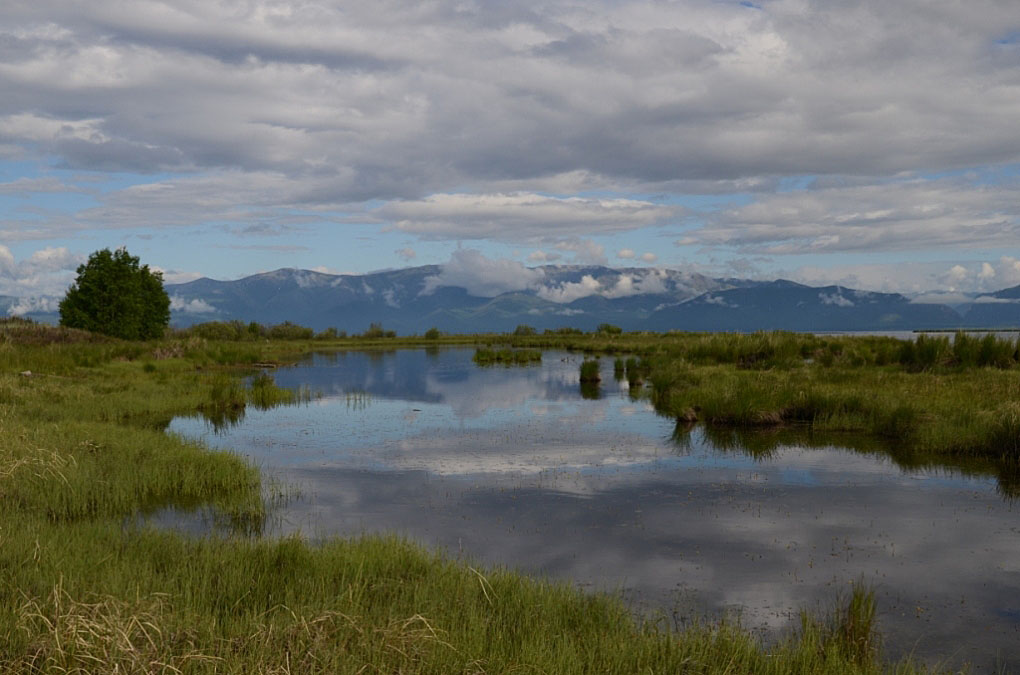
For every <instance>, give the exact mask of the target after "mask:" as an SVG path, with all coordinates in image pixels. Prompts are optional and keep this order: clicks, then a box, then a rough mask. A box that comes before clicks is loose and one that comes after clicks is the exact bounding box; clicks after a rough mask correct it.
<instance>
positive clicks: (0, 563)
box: [0, 333, 1015, 673]
mask: <svg viewBox="0 0 1020 675" xmlns="http://www.w3.org/2000/svg"><path fill="white" fill-rule="evenodd" d="M51 337H55V338H57V337H59V336H58V335H57V333H54V335H53V336H51ZM611 338H612V339H614V340H618V339H621V338H620V336H611ZM642 340H644V338H642ZM440 341H442V338H441V339H440ZM635 342H640V341H635ZM450 343H451V344H453V343H455V341H454V340H451V341H450ZM309 346H310V343H303V342H288V343H287V344H280V343H258V342H252V343H245V344H231V343H221V342H216V341H207V340H205V339H203V338H197V337H190V338H184V339H172V340H168V341H161V342H157V343H122V342H117V341H101V340H100V341H92V340H89V339H83V340H78V341H75V342H67V341H64V340H63V338H62V337H59V339H53V340H50V341H48V342H47V340H46V339H45V336H40V335H39V334H33V337H32V340H30V341H29V340H24V341H22V342H19V341H18V340H17V339H10V335H9V334H8V336H7V339H5V341H4V342H3V344H2V345H0V437H2V438H3V439H4V442H3V443H2V444H0V672H5V673H40V672H65V673H66V672H124V673H152V672H189V673H214V672H215V673H251V672H266V673H268V672H278V673H286V672H293V673H298V672H300V673H361V672H393V673H397V672H400V673H607V672H613V673H617V672H619V673H637V672H655V673H658V672H690V673H745V672H756V673H877V672H887V671H890V670H893V671H898V672H917V670H918V669H917V668H915V667H914V666H911V665H909V664H901V665H896V666H892V665H888V664H883V662H882V661H881V658H880V656H879V655H878V653H877V650H876V648H875V634H874V627H873V624H874V604H873V597H872V596H870V595H868V594H867V592H866V591H861V592H859V593H857V594H855V595H854V596H853V597H852V598H850V599H849V600H848V601H847V602H846V603H844V604H845V606H844V607H842V608H841V609H840V610H839V611H836V612H834V614H833V616H832V617H828V618H826V617H822V618H817V619H816V618H811V617H805V618H804V619H803V621H802V625H801V626H800V628H799V630H797V631H796V632H793V633H791V634H790V635H788V636H787V637H786V638H785V639H783V640H782V641H780V642H779V643H778V644H774V645H768V646H765V645H762V644H761V642H760V641H759V640H758V639H757V638H756V637H754V636H753V635H752V634H751V633H750V632H748V631H745V630H744V629H742V628H741V627H740V626H739V624H734V623H732V622H730V623H727V622H724V623H722V624H716V625H700V626H694V627H692V628H690V629H687V630H685V631H683V632H682V633H675V632H673V631H672V630H670V629H669V628H668V627H667V626H666V625H665V622H657V621H655V620H654V619H653V620H649V621H645V622H639V621H638V620H636V619H635V618H634V616H633V615H632V614H631V612H630V611H629V610H628V608H627V607H626V606H625V605H624V604H623V603H622V602H620V601H619V600H618V599H615V598H613V597H609V596H604V595H593V594H587V593H582V592H580V591H578V590H577V589H575V588H572V587H570V586H568V585H564V584H553V583H548V582H545V581H541V580H534V579H530V578H527V577H525V576H522V575H519V574H516V573H512V572H509V571H506V570H500V569H477V568H475V567H473V566H471V565H470V563H466V562H462V561H452V560H449V559H447V558H444V557H443V556H441V555H438V554H435V553H431V552H427V551H424V550H422V549H421V548H419V547H417V546H414V545H411V544H409V543H407V542H404V541H401V540H398V539H394V538H388V537H366V538H359V539H354V540H343V539H331V540H328V541H325V542H321V543H317V544H313V543H310V542H308V541H306V540H303V539H298V538H286V539H270V538H265V537H262V536H260V535H259V532H260V530H261V527H260V526H261V523H263V522H264V520H265V518H266V517H267V514H268V513H269V508H270V507H269V506H267V503H268V502H269V501H270V500H271V498H272V496H273V494H274V493H275V490H276V488H272V487H271V486H266V485H265V484H264V482H263V480H262V478H261V476H260V475H259V472H258V471H257V470H256V469H255V468H254V467H252V466H251V465H250V464H248V463H246V462H245V461H243V460H242V459H240V458H239V457H238V456H236V455H233V454H231V453H225V452H214V451H210V450H209V449H208V448H205V447H202V446H200V445H197V444H195V443H192V442H188V441H185V440H183V439H181V438H179V437H176V436H173V435H167V434H165V433H164V432H163V429H164V428H165V427H166V425H167V423H168V422H169V421H170V419H172V417H173V416H175V415H189V414H190V415H199V414H201V415H206V416H207V417H211V418H213V421H214V422H215V417H216V416H217V415H219V414H220V411H235V412H236V411H241V412H243V410H244V409H245V408H246V407H247V406H249V405H257V406H270V405H278V404H286V403H293V402H300V400H301V399H302V396H301V395H293V394H290V393H288V392H284V391H283V390H280V389H278V388H276V387H275V385H274V384H273V383H272V380H271V377H270V376H269V375H266V374H258V373H256V374H254V376H253V373H252V370H251V369H250V366H251V364H253V363H284V362H288V361H292V360H295V359H296V358H298V356H300V353H301V350H304V349H307V348H309ZM633 346H634V345H633V343H632V344H631V347H633ZM650 354H651V351H649V352H648V353H646V356H650ZM231 359H236V362H235V363H237V364H241V365H242V367H241V368H237V367H233V366H228V364H230V363H231ZM646 362H647V364H648V367H649V368H650V371H649V372H651V374H652V375H651V376H652V377H653V379H654V378H655V376H656V373H659V374H660V375H665V374H668V375H669V376H670V377H671V378H672V379H671V380H670V389H668V390H666V389H664V390H663V393H662V394H659V393H657V394H656V395H657V396H666V398H665V399H664V401H665V402H669V404H672V403H673V402H676V403H680V402H681V401H682V397H684V396H686V395H688V394H690V393H691V392H692V391H696V389H691V387H697V386H701V387H704V388H705V389H704V390H705V392H709V391H712V387H710V386H709V385H710V380H712V379H713V378H715V377H716V376H725V378H740V377H751V378H755V377H757V378H762V379H761V380H760V381H759V382H758V385H757V387H758V388H757V389H756V390H755V393H754V394H753V395H751V394H747V395H746V396H751V398H750V399H748V400H747V401H746V402H745V403H746V407H748V409H749V410H752V411H753V410H754V409H757V408H762V409H764V408H765V407H767V406H766V404H767V403H768V402H769V401H771V400H772V399H770V398H769V397H770V396H777V395H780V394H779V390H776V391H773V390H772V389H771V388H770V385H769V384H768V381H767V377H768V375H769V374H770V373H769V371H763V370H759V369H750V370H748V369H743V370H739V371H738V370H737V369H735V368H734V367H733V366H722V365H715V366H707V368H708V370H707V371H702V370H699V368H702V367H695V366H689V365H685V366H683V367H680V366H679V365H678V363H679V362H675V363H673V362H670V363H672V365H670V363H667V362H662V363H658V362H655V361H654V360H648V359H646ZM667 366H668V367H667ZM642 367H643V366H642ZM25 370H31V371H32V375H30V376H27V375H21V374H20V373H21V372H22V371H25ZM784 372H786V371H784ZM834 372H835V371H834ZM734 373H736V374H734ZM787 374H788V375H789V376H790V378H791V380H790V381H789V382H786V383H785V384H784V385H783V386H784V387H786V389H783V391H785V392H786V393H783V394H782V395H781V398H782V397H785V398H783V400H784V401H786V400H787V399H790V400H793V401H801V408H800V409H802V410H813V409H815V408H821V407H829V406H831V405H832V400H839V401H842V402H843V403H842V405H843V407H845V408H846V411H845V412H844V413H842V414H844V415H847V416H853V415H862V414H864V411H866V410H867V409H868V405H870V404H869V403H868V402H867V401H857V402H856V403H855V402H853V401H854V399H853V398H852V396H850V395H849V394H839V393H838V392H839V391H840V389H839V383H838V382H837V381H836V380H833V381H831V382H828V384H826V383H825V382H820V384H819V385H818V386H822V385H825V386H831V387H832V388H833V389H832V391H831V392H830V393H829V396H830V397H835V398H833V399H832V400H829V399H817V401H822V402H821V403H818V402H817V401H816V402H815V403H810V401H812V400H815V399H811V398H804V399H803V400H801V399H800V398H797V394H796V392H795V391H794V389H793V387H794V385H795V382H794V381H793V379H792V378H793V376H794V375H795V374H799V373H798V372H797V371H789V372H787ZM897 376H899V377H913V375H907V374H897ZM725 378H724V380H723V382H724V386H722V388H721V389H720V390H725V391H726V392H729V393H727V394H725V396H724V395H722V394H720V396H721V398H720V401H721V402H720V403H719V404H718V406H717V408H718V411H719V412H718V413H717V414H720V415H722V414H726V413H725V409H726V405H727V404H726V401H727V400H728V399H726V396H729V397H732V398H733V400H734V401H738V400H741V398H740V397H741V396H745V395H744V394H740V393H739V392H735V391H734V392H730V390H729V389H728V388H729V387H732V386H736V385H738V384H740V381H739V380H737V379H732V380H729V379H725ZM699 383H700V384H699ZM787 390H789V391H787ZM657 391H658V390H657ZM826 391H828V390H826ZM667 392H668V396H667ZM839 396H844V398H839ZM791 397H792V398H791ZM777 400H778V399H777ZM740 405H741V406H744V405H745V404H744V403H741V404H740ZM784 405H785V404H784ZM812 406H815V408H812ZM702 410H703V411H705V410H706V409H705V408H702ZM224 414H226V413H224ZM748 415H749V416H750V418H754V413H753V412H752V413H748ZM1014 423H1015V422H1014ZM830 424H835V422H834V418H833V420H830ZM1003 433H1004V434H1005V435H1006V437H1007V438H1008V437H1010V436H1009V434H1010V433H1012V432H1011V431H1009V430H1008V429H1006V430H1005V431H1003ZM166 509H173V510H177V511H179V512H182V513H187V512H194V511H196V510H198V511H201V512H203V513H209V514H212V515H213V517H214V518H216V519H219V521H221V522H222V523H223V525H224V528H225V530H224V531H225V532H226V533H228V534H226V535H225V536H207V537H198V538H195V537H187V536H183V535H180V534H176V533H174V532H170V531H160V530H155V529H151V528H149V527H147V526H146V525H144V516H145V514H149V513H156V512H161V511H164V510H166Z"/></svg>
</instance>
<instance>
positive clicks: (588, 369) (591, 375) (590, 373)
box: [580, 359, 602, 384]
mask: <svg viewBox="0 0 1020 675" xmlns="http://www.w3.org/2000/svg"><path fill="white" fill-rule="evenodd" d="M580 378H581V382H582V383H584V384H597V383H599V382H601V381H602V376H601V375H600V374H599V360H598V359H585V360H584V361H582V362H581V366H580Z"/></svg>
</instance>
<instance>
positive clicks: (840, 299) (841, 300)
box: [818, 291, 854, 307]
mask: <svg viewBox="0 0 1020 675" xmlns="http://www.w3.org/2000/svg"><path fill="white" fill-rule="evenodd" d="M818 299H819V300H821V301H822V304H823V305H835V306H836V307H853V306H854V301H853V300H851V299H850V298H847V297H845V296H844V295H843V294H842V293H840V292H838V291H837V292H835V293H832V294H829V293H819V294H818Z"/></svg>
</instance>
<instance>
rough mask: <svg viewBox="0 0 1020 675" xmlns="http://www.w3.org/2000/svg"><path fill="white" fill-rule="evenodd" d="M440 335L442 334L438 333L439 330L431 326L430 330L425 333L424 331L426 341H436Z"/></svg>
mask: <svg viewBox="0 0 1020 675" xmlns="http://www.w3.org/2000/svg"><path fill="white" fill-rule="evenodd" d="M440 335H442V333H440V332H439V329H438V328H436V327H435V326H433V327H432V328H429V329H428V330H427V331H425V339H426V340H438V339H439V337H440Z"/></svg>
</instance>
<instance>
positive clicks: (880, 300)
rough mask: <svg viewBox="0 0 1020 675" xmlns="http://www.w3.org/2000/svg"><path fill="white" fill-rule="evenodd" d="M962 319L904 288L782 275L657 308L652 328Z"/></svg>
mask: <svg viewBox="0 0 1020 675" xmlns="http://www.w3.org/2000/svg"><path fill="white" fill-rule="evenodd" d="M961 323H962V319H961V317H960V315H959V314H958V313H956V312H955V311H953V309H951V308H950V307H947V306H946V305H929V304H913V303H911V302H910V300H909V299H907V298H906V297H904V296H902V295H899V294H898V293H872V292H869V291H858V290H854V289H851V288H845V287H843V286H823V287H813V286H804V285H802V284H798V283H795V282H793V281H786V280H783V279H780V280H778V281H771V282H766V283H762V284H759V285H755V286H748V287H744V288H733V289H729V290H723V291H718V292H714V293H706V294H704V295H702V296H699V297H697V298H694V299H693V300H690V301H688V302H684V303H681V304H679V305H675V306H672V307H665V308H662V309H660V310H659V311H657V312H655V314H653V315H652V316H651V317H650V318H649V320H648V326H649V328H651V329H652V330H669V329H673V328H683V329H686V330H730V331H741V330H750V329H752V328H753V329H755V330H779V329H782V330H795V331H854V330H914V329H925V328H950V327H957V326H959V325H960V324H961Z"/></svg>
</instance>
